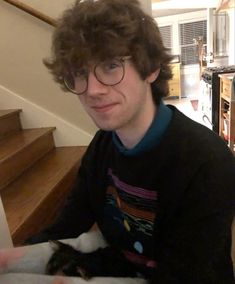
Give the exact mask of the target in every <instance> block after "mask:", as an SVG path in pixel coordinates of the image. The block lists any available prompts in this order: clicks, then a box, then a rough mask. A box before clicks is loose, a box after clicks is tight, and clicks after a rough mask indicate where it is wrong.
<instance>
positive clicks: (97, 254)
mask: <svg viewBox="0 0 235 284" xmlns="http://www.w3.org/2000/svg"><path fill="white" fill-rule="evenodd" d="M50 243H51V245H52V248H53V250H54V253H53V254H52V256H51V257H50V259H49V261H48V263H47V266H46V274H49V275H66V276H80V277H82V278H83V279H86V280H88V279H90V278H91V277H94V276H106V277H137V275H138V274H137V271H136V267H134V265H132V264H131V263H130V262H128V260H127V259H126V258H125V256H124V255H123V253H122V252H120V251H118V250H116V249H115V248H113V247H110V246H108V247H105V248H98V249H97V250H95V251H94V252H90V253H82V252H80V251H78V250H76V249H74V248H73V247H72V246H70V245H68V244H65V243H62V242H60V241H50Z"/></svg>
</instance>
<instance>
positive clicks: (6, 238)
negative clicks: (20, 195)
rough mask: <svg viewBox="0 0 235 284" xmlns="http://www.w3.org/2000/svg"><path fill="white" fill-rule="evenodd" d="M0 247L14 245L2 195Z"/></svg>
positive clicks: (0, 204)
mask: <svg viewBox="0 0 235 284" xmlns="http://www.w3.org/2000/svg"><path fill="white" fill-rule="evenodd" d="M0 236H1V237H0V249H1V248H9V247H12V246H13V244H12V239H11V236H10V231H9V228H8V224H7V220H6V215H5V211H4V209H3V205H2V199H1V197H0Z"/></svg>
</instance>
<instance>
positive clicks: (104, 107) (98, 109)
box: [91, 103, 117, 112]
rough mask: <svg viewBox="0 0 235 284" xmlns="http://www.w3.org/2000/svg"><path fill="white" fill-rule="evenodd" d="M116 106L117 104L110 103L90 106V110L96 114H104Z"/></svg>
mask: <svg viewBox="0 0 235 284" xmlns="http://www.w3.org/2000/svg"><path fill="white" fill-rule="evenodd" d="M116 105H117V103H111V104H104V105H97V106H92V107H91V108H92V109H93V110H95V111H96V112H106V111H109V110H111V109H112V108H113V107H115V106H116Z"/></svg>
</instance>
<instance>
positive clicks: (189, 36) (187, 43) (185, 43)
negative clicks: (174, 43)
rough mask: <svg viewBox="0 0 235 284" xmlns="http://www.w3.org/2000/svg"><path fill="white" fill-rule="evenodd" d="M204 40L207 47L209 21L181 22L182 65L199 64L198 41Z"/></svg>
mask: <svg viewBox="0 0 235 284" xmlns="http://www.w3.org/2000/svg"><path fill="white" fill-rule="evenodd" d="M198 39H201V40H202V43H203V45H204V47H205V45H206V42H207V21H206V20H203V21H197V22H189V23H183V24H180V50H181V63H182V65H189V64H197V63H198V62H199V55H198V46H197V43H196V41H197V40H198Z"/></svg>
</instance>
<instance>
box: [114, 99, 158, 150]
mask: <svg viewBox="0 0 235 284" xmlns="http://www.w3.org/2000/svg"><path fill="white" fill-rule="evenodd" d="M156 112H157V106H156V105H155V104H154V103H152V104H151V105H149V106H148V108H147V111H143V112H142V115H140V116H139V117H138V120H136V121H135V125H129V126H128V128H126V129H125V128H122V129H121V130H116V134H117V136H118V137H119V139H120V140H121V142H122V144H123V146H124V147H125V148H127V149H132V148H134V147H135V146H136V145H137V144H138V143H139V142H140V141H141V139H142V138H143V137H144V135H145V134H146V132H147V130H148V129H149V127H150V125H151V123H152V121H153V119H154V117H155V115H156Z"/></svg>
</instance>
